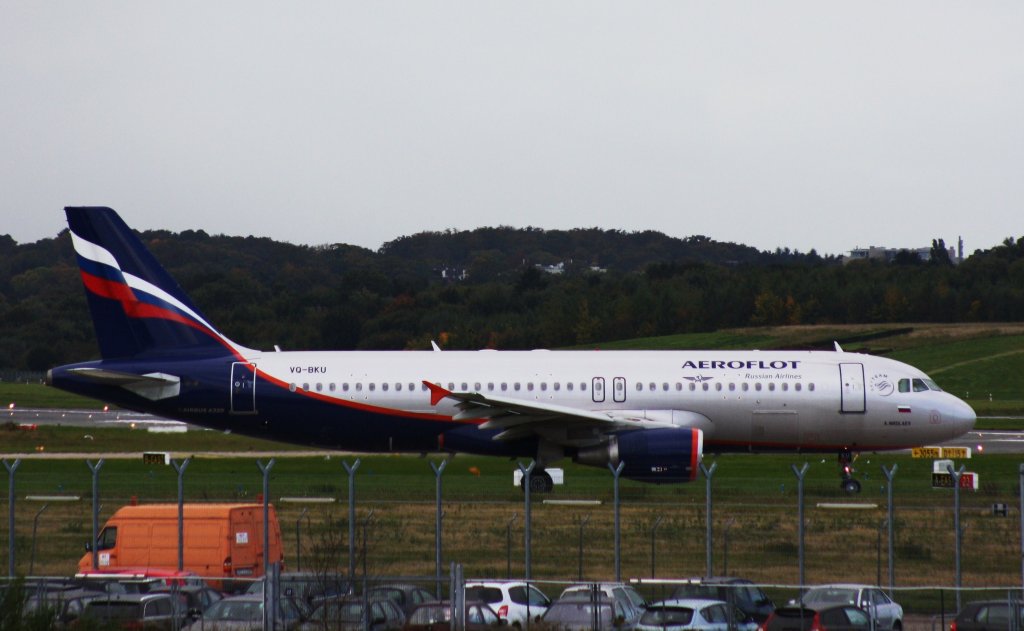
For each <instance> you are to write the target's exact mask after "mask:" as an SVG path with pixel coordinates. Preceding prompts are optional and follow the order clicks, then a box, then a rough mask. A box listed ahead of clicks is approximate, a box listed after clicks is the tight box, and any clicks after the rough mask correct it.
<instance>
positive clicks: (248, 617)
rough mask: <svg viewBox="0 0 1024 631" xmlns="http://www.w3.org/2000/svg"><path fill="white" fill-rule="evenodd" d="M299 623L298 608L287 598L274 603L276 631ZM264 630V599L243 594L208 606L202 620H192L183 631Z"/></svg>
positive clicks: (293, 626) (300, 618)
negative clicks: (275, 607)
mask: <svg viewBox="0 0 1024 631" xmlns="http://www.w3.org/2000/svg"><path fill="white" fill-rule="evenodd" d="M301 620H302V614H301V612H300V611H299V608H298V607H297V606H296V605H295V603H294V602H292V600H291V599H290V598H285V597H281V598H280V599H278V601H277V622H276V623H275V628H276V629H279V630H282V631H288V630H289V629H294V628H295V627H296V626H298V624H299V622H300V621H301ZM257 629H263V596H262V595H254V594H242V595H241V596H228V597H227V598H224V599H222V600H218V601H217V602H215V603H213V604H212V605H210V608H209V609H207V610H206V612H205V613H204V614H203V617H202V618H200V619H199V620H195V621H193V622H192V623H191V624H190V625H188V626H187V627H184V629H183V631H186V630H187V631H256V630H257Z"/></svg>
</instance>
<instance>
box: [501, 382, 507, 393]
mask: <svg viewBox="0 0 1024 631" xmlns="http://www.w3.org/2000/svg"><path fill="white" fill-rule="evenodd" d="M507 390H508V384H507V383H503V384H501V391H502V392H505V391H507Z"/></svg>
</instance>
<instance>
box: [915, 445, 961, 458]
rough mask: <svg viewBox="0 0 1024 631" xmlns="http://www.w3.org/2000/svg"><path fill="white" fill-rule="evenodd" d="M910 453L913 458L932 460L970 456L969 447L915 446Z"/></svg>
mask: <svg viewBox="0 0 1024 631" xmlns="http://www.w3.org/2000/svg"><path fill="white" fill-rule="evenodd" d="M910 455H911V457H913V458H931V459H932V460H938V459H939V458H949V459H954V460H955V459H958V458H959V459H961V460H963V459H965V458H970V457H971V448H970V447H915V448H913V449H911V450H910Z"/></svg>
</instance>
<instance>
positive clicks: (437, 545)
mask: <svg viewBox="0 0 1024 631" xmlns="http://www.w3.org/2000/svg"><path fill="white" fill-rule="evenodd" d="M446 466H448V461H447V460H442V461H441V465H440V466H438V465H435V464H434V463H433V462H431V463H430V468H431V469H433V470H434V477H435V478H436V479H437V488H436V495H437V515H436V516H435V518H434V580H435V582H436V585H435V588H436V591H438V592H440V591H441V529H442V528H443V523H442V522H443V515H442V514H441V475H442V474H443V473H444V468H445V467H446Z"/></svg>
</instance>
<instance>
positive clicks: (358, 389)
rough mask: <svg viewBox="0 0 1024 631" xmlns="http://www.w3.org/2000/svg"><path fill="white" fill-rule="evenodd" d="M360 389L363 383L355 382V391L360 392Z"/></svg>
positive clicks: (361, 389)
mask: <svg viewBox="0 0 1024 631" xmlns="http://www.w3.org/2000/svg"><path fill="white" fill-rule="evenodd" d="M362 391H363V384H361V383H357V384H356V392H362Z"/></svg>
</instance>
